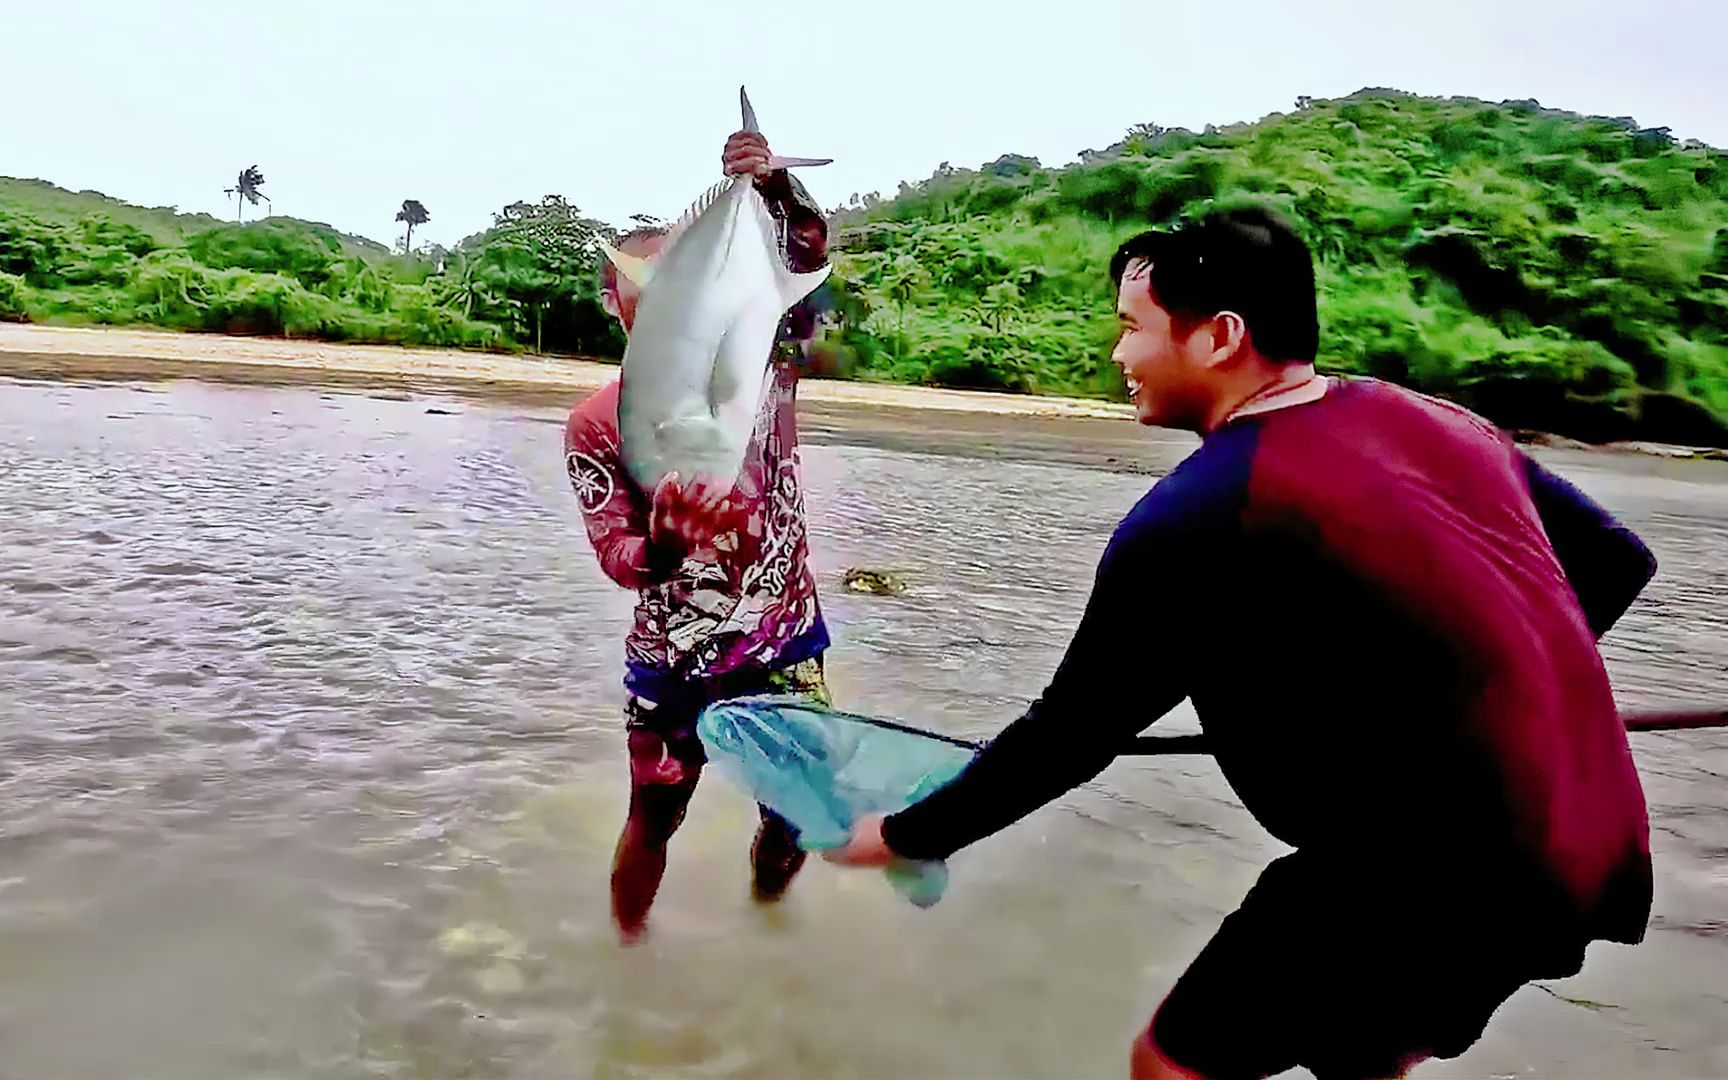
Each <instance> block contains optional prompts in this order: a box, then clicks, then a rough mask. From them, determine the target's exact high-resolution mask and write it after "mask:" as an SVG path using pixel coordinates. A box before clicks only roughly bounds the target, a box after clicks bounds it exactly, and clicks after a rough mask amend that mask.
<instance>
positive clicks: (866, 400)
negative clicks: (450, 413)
mask: <svg viewBox="0 0 1728 1080" xmlns="http://www.w3.org/2000/svg"><path fill="white" fill-rule="evenodd" d="M0 374H5V375H11V376H15V377H23V378H55V377H66V378H78V379H119V380H134V379H137V380H148V379H174V378H198V379H203V380H206V381H212V382H236V383H277V384H284V385H293V384H327V385H345V386H363V387H366V388H371V389H381V390H387V389H404V390H428V389H439V390H451V391H457V392H465V393H469V394H474V395H485V396H496V397H500V398H521V397H537V396H539V397H569V396H570V395H572V394H576V395H580V394H582V393H584V392H590V391H593V390H597V389H599V388H600V387H601V386H603V385H605V384H606V382H607V381H608V380H610V379H612V378H615V377H616V376H617V374H618V366H617V365H616V364H613V363H607V362H604V361H599V360H582V359H574V358H568V357H558V356H536V355H510V354H506V353H484V352H475V351H463V350H456V349H409V348H397V347H393V346H386V345H338V344H331V343H329V342H321V341H309V340H288V339H282V338H253V337H230V336H224V335H219V334H182V333H174V332H169V331H153V330H113V329H106V328H82V327H80V328H71V327H55V326H33V325H21V324H15V323H0ZM801 394H802V397H803V399H804V400H805V401H808V402H811V403H812V404H827V405H841V404H852V405H872V406H889V407H899V408H917V409H925V410H941V411H948V412H969V413H987V414H991V415H997V416H1049V417H1064V418H1090V419H1101V420H1126V419H1131V418H1132V417H1133V410H1132V409H1131V408H1130V407H1129V406H1127V405H1117V404H1113V403H1109V402H1100V401H1085V400H1079V399H1073V398H1058V397H1032V396H1028V395H1016V394H997V393H984V392H978V391H967V390H944V389H936V388H932V387H921V386H900V385H894V384H888V383H873V382H842V381H835V380H829V379H810V380H808V381H807V382H806V384H805V388H804V389H803V390H802V392H801Z"/></svg>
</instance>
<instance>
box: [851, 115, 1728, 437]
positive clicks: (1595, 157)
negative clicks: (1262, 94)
mask: <svg viewBox="0 0 1728 1080" xmlns="http://www.w3.org/2000/svg"><path fill="white" fill-rule="evenodd" d="M1081 157H1082V160H1081V161H1079V162H1077V163H1075V164H1072V165H1069V166H1067V167H1064V168H1055V169H1047V168H1042V167H1040V166H1039V165H1038V163H1037V162H1036V161H1034V160H1033V159H1030V158H1025V157H1021V156H1018V155H1012V154H1010V155H1004V156H1003V157H1002V158H1000V159H998V160H997V161H995V162H993V163H991V164H989V165H985V166H982V167H980V168H978V169H953V168H950V167H947V166H946V165H945V166H943V167H941V168H938V169H937V171H936V173H935V174H934V175H933V176H931V177H930V178H929V179H927V180H925V181H923V182H921V183H918V184H911V185H908V184H903V185H902V186H901V191H900V192H899V194H898V195H897V196H896V197H894V198H892V199H889V200H887V201H878V200H875V199H872V198H865V199H857V198H856V197H855V198H854V204H853V205H852V206H850V207H848V208H847V209H846V210H845V211H843V212H842V213H841V214H840V215H839V216H838V217H837V219H836V225H837V231H836V236H835V247H836V251H837V254H836V262H837V271H838V272H839V274H840V275H841V276H842V278H843V280H844V282H845V285H846V287H845V289H844V294H843V298H842V303H841V305H840V316H841V324H840V332H839V334H838V335H837V343H836V345H835V352H836V360H837V362H838V363H840V364H842V365H843V366H846V367H848V368H849V369H850V370H853V371H855V372H863V373H876V374H879V375H882V376H885V377H888V378H892V379H898V380H907V381H935V382H942V383H948V384H959V385H971V386H979V387H1001V388H1004V389H1010V390H1025V391H1044V392H1059V393H1077V394H1096V395H1101V396H1119V395H1120V388H1119V385H1118V383H1119V380H1118V378H1117V376H1116V374H1115V372H1114V369H1113V368H1112V367H1111V365H1109V364H1108V362H1107V360H1106V356H1107V343H1108V342H1109V340H1110V336H1111V334H1112V332H1113V326H1112V315H1113V311H1112V308H1113V299H1114V298H1113V296H1112V294H1111V289H1110V285H1109V282H1108V281H1106V280H1105V274H1104V272H1103V268H1104V267H1106V266H1107V265H1108V259H1109V255H1110V252H1111V251H1113V250H1114V248H1115V246H1116V244H1117V243H1119V242H1120V241H1121V240H1122V239H1124V238H1125V237H1126V236H1128V235H1129V234H1131V233H1133V232H1136V231H1138V230H1140V229H1142V228H1145V227H1146V226H1147V224H1148V223H1154V224H1161V223H1168V222H1172V221H1175V220H1177V219H1178V218H1180V217H1181V216H1183V215H1184V214H1191V213H1193V212H1195V211H1197V210H1199V209H1201V208H1203V207H1204V206H1206V205H1207V204H1209V203H1217V204H1226V203H1229V202H1233V201H1241V200H1255V201H1261V202H1266V203H1270V204H1272V205H1274V206H1276V207H1277V208H1279V209H1281V210H1282V211H1284V212H1285V213H1286V214H1287V215H1288V216H1289V217H1290V218H1291V220H1292V221H1293V222H1294V223H1296V224H1297V226H1298V227H1299V228H1301V229H1302V230H1303V231H1304V233H1305V234H1306V236H1307V238H1308V240H1309V242H1310V243H1311V245H1312V246H1313V248H1314V250H1315V253H1316V256H1317V258H1318V260H1319V263H1320V268H1319V281H1320V288H1321V291H1322V299H1321V318H1322V331H1323V335H1324V338H1323V353H1324V355H1323V358H1322V363H1323V365H1324V366H1326V367H1327V368H1329V369H1331V370H1338V371H1349V372H1364V373H1370V374H1374V375H1378V376H1382V377H1385V378H1387V379H1391V380H1394V381H1397V382H1401V383H1405V384H1408V385H1413V386H1416V387H1418V388H1420V389H1423V390H1426V391H1429V392H1433V393H1438V394H1443V395H1446V396H1449V397H1452V398H1454V399H1457V400H1460V401H1463V402H1465V403H1466V404H1469V405H1471V406H1474V407H1476V408H1479V409H1481V410H1483V411H1484V412H1486V413H1487V414H1488V415H1490V416H1491V417H1493V418H1494V419H1495V420H1497V421H1499V422H1501V423H1502V424H1505V425H1507V426H1513V427H1532V428H1541V429H1544V430H1550V431H1560V432H1565V433H1571V434H1575V435H1577V436H1579V437H1582V438H1588V439H1601V440H1606V439H1613V438H1627V437H1645V438H1667V439H1674V440H1678V441H1693V442H1703V443H1716V444H1723V443H1724V442H1725V441H1728V429H1725V428H1724V426H1723V422H1722V421H1723V418H1725V417H1728V228H1725V227H1724V226H1728V158H1725V156H1724V155H1723V154H1722V153H1721V152H1719V151H1717V150H1713V149H1711V148H1709V147H1706V146H1703V145H1701V144H1696V143H1688V144H1680V143H1677V142H1676V141H1675V140H1674V139H1673V138H1671V137H1670V135H1669V134H1668V132H1667V131H1665V130H1663V129H1641V128H1639V127H1637V125H1636V124H1635V123H1633V122H1632V121H1630V120H1626V119H1606V118H1585V117H1580V116H1577V115H1575V114H1571V113H1564V112H1559V111H1555V110H1546V109H1543V108H1541V107H1540V106H1538V105H1537V104H1536V103H1534V102H1505V103H1501V104H1488V103H1485V102H1481V101H1474V100H1468V99H1434V98H1417V97H1413V96H1410V95H1407V94H1402V93H1399V92H1397V91H1385V90H1364V91H1360V92H1358V93H1357V94H1353V95H1351V96H1350V97H1348V98H1344V99H1340V100H1335V101H1310V100H1307V99H1302V100H1300V101H1299V102H1298V107H1297V108H1296V109H1294V110H1293V111H1292V112H1290V113H1288V114H1280V115H1273V116H1268V117H1266V118H1264V119H1262V120H1260V121H1259V122H1257V123H1253V124H1243V125H1237V126H1233V127H1229V128H1221V129H1208V130H1206V131H1204V132H1199V133H1195V132H1189V131H1184V130H1180V129H1178V130H1164V129H1162V128H1159V127H1158V126H1156V125H1151V124H1145V125H1137V126H1136V128H1135V129H1133V130H1131V131H1130V132H1129V133H1128V135H1127V137H1126V138H1125V139H1124V140H1123V141H1122V142H1120V143H1118V144H1117V145H1115V146H1112V147H1110V148H1108V149H1106V150H1103V151H1087V152H1085V153H1084V154H1082V155H1081Z"/></svg>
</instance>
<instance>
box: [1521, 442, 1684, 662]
mask: <svg viewBox="0 0 1728 1080" xmlns="http://www.w3.org/2000/svg"><path fill="white" fill-rule="evenodd" d="M1518 457H1519V459H1520V463H1521V464H1522V465H1523V466H1524V476H1525V479H1526V480H1527V481H1528V482H1529V485H1530V497H1531V500H1532V501H1533V502H1534V503H1535V504H1536V512H1537V514H1538V515H1540V516H1541V518H1542V528H1543V529H1544V530H1545V531H1546V532H1547V533H1548V542H1549V543H1550V544H1552V545H1553V546H1554V554H1555V555H1556V556H1558V557H1559V559H1560V566H1561V568H1562V569H1564V570H1565V571H1566V580H1567V581H1569V582H1570V583H1571V585H1572V591H1573V593H1574V594H1576V595H1577V597H1578V603H1579V604H1580V605H1581V606H1582V607H1583V608H1584V616H1585V618H1586V619H1587V620H1588V621H1589V623H1590V630H1591V632H1592V633H1594V634H1595V635H1596V636H1597V637H1598V638H1600V637H1601V636H1602V635H1603V634H1606V633H1607V632H1608V631H1609V630H1610V629H1611V628H1613V626H1614V624H1615V623H1616V622H1618V621H1619V620H1620V616H1622V615H1624V614H1626V609H1627V608H1630V607H1631V606H1632V602H1633V601H1634V600H1636V599H1638V594H1639V593H1641V592H1643V591H1644V586H1646V585H1648V584H1649V583H1650V579H1651V578H1652V577H1654V576H1655V575H1656V556H1655V555H1653V554H1651V552H1650V549H1649V548H1647V547H1645V546H1644V542H1643V541H1642V540H1640V539H1638V536H1637V534H1636V533H1634V532H1633V531H1632V530H1631V529H1628V528H1627V527H1626V526H1625V525H1622V524H1621V523H1620V522H1619V521H1617V520H1615V518H1614V516H1613V515H1612V514H1610V513H1609V512H1608V511H1607V510H1605V509H1603V507H1602V506H1600V505H1599V504H1597V503H1596V502H1595V501H1594V500H1593V499H1591V498H1590V497H1589V496H1588V495H1586V494H1584V493H1583V492H1582V491H1580V490H1578V489H1577V488H1576V487H1574V486H1572V485H1571V484H1569V483H1567V482H1566V481H1565V480H1563V479H1561V478H1560V477H1559V476H1556V475H1555V474H1554V473H1552V472H1550V471H1548V470H1547V469H1545V468H1543V467H1542V466H1541V465H1539V464H1537V462H1536V459H1535V458H1532V457H1531V456H1530V455H1529V454H1527V453H1525V452H1524V451H1522V450H1520V451H1518Z"/></svg>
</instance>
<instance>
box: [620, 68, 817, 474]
mask: <svg viewBox="0 0 1728 1080" xmlns="http://www.w3.org/2000/svg"><path fill="white" fill-rule="evenodd" d="M738 98H739V102H740V104H741V105H742V107H743V113H744V127H743V130H745V131H757V130H759V128H758V127H757V125H756V113H755V110H753V109H752V108H751V107H750V98H749V97H748V96H747V95H746V94H745V93H744V89H743V87H739V89H738ZM830 160H831V159H828V158H782V157H776V158H774V159H773V165H774V167H775V168H792V167H796V166H801V165H826V164H828V162H829V161H830ZM601 248H602V250H604V251H605V253H606V257H607V258H608V259H610V260H611V261H612V265H613V266H614V267H616V268H617V270H618V272H619V273H620V274H623V275H624V276H625V277H628V278H629V279H630V280H631V281H634V282H635V283H636V284H637V285H638V286H639V287H640V288H641V290H642V291H641V295H640V298H639V299H638V300H637V303H636V317H635V322H634V325H633V327H632V328H631V331H630V340H629V344H628V345H626V346H625V349H624V361H623V371H622V374H621V375H620V378H619V383H620V385H619V390H618V434H619V440H620V443H621V444H622V445H621V449H622V452H623V458H624V466H625V468H626V469H628V470H629V472H630V476H631V478H632V479H633V480H635V482H636V483H637V484H638V485H640V486H641V488H642V489H643V490H644V491H652V490H653V489H654V487H655V485H656V484H658V483H659V482H660V480H661V479H662V478H663V477H664V476H665V475H666V474H667V473H668V472H676V473H678V474H679V476H680V477H681V478H682V479H683V480H686V481H688V480H690V479H693V478H695V477H698V476H700V477H703V478H706V479H708V480H709V481H711V482H718V483H720V484H721V485H722V486H725V485H729V484H731V483H734V482H735V481H736V479H737V475H738V470H739V467H740V466H741V465H742V463H743V460H744V451H745V449H746V447H747V445H748V443H749V441H750V435H751V433H752V431H753V430H754V429H755V426H756V415H757V410H758V409H759V408H760V407H761V404H762V395H763V392H764V390H765V388H766V385H767V381H768V375H769V371H768V360H769V354H770V352H771V351H772V349H773V346H774V335H775V331H776V330H777V329H778V327H779V325H780V321H781V319H782V318H784V317H785V314H786V312H787V310H788V309H790V308H791V307H792V305H794V304H796V303H797V302H798V301H800V300H802V299H803V298H804V297H805V296H808V295H809V294H810V292H811V291H812V290H814V289H815V288H816V287H817V286H818V285H820V284H822V282H823V281H824V280H825V279H826V278H827V277H828V272H829V270H830V269H831V267H830V266H824V267H822V268H821V269H820V270H816V271H812V272H811V273H807V274H796V273H793V272H792V271H791V270H789V269H788V268H787V267H786V264H785V261H784V260H783V259H782V257H781V254H780V244H779V240H778V234H777V232H776V230H775V226H774V218H773V216H772V215H771V214H770V213H769V212H768V207H767V204H766V203H764V202H763V200H762V196H761V194H760V193H758V192H757V190H756V185H755V183H754V181H753V179H752V178H751V177H749V176H737V177H730V178H728V179H726V180H723V181H721V182H720V183H718V184H715V185H714V186H713V187H711V188H709V189H708V190H707V191H706V192H704V193H703V194H702V196H701V197H700V198H698V199H697V200H696V202H695V203H694V204H693V205H692V206H691V207H690V209H689V210H687V211H685V213H684V216H683V217H681V218H680V219H679V220H678V221H677V222H676V223H675V224H674V225H673V226H672V228H671V229H670V230H669V231H668V233H667V235H666V238H665V240H663V241H662V243H661V247H660V249H659V250H658V251H657V252H655V254H654V256H653V257H652V258H651V259H642V258H639V257H637V256H632V255H625V254H623V253H622V252H620V251H618V250H616V249H615V248H613V247H612V246H611V245H610V244H606V243H605V242H604V241H602V243H601Z"/></svg>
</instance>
